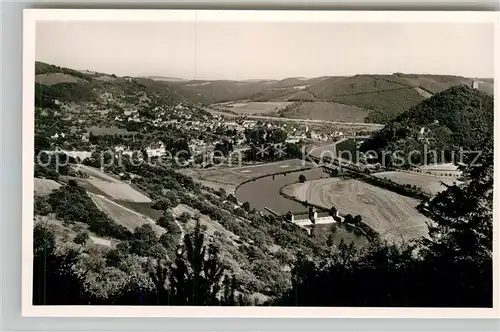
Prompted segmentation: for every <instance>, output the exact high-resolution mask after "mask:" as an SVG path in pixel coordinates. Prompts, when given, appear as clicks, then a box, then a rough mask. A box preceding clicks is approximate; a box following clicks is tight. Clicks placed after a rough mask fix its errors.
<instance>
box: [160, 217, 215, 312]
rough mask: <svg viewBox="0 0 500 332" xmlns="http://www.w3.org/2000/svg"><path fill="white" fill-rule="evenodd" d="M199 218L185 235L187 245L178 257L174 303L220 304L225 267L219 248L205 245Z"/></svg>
mask: <svg viewBox="0 0 500 332" xmlns="http://www.w3.org/2000/svg"><path fill="white" fill-rule="evenodd" d="M204 240H205V235H204V234H203V231H202V228H201V225H200V223H199V221H198V222H197V223H196V227H195V230H194V232H193V233H192V234H187V235H186V236H185V237H184V246H183V248H181V249H180V250H179V252H178V254H177V257H176V259H175V264H174V268H173V271H172V273H171V275H170V303H171V304H176V305H217V304H219V296H220V293H221V285H222V278H223V276H224V266H223V264H222V261H221V260H220V257H219V252H218V249H217V248H216V247H215V246H214V245H213V244H209V245H208V246H205V245H204Z"/></svg>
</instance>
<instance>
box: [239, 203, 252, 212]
mask: <svg viewBox="0 0 500 332" xmlns="http://www.w3.org/2000/svg"><path fill="white" fill-rule="evenodd" d="M241 207H242V208H243V210H245V211H246V212H248V211H250V203H248V202H245V203H243V204H242V205H241Z"/></svg>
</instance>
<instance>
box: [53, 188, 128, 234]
mask: <svg viewBox="0 0 500 332" xmlns="http://www.w3.org/2000/svg"><path fill="white" fill-rule="evenodd" d="M48 201H49V204H50V206H51V208H52V211H54V212H55V214H56V217H57V218H58V219H61V220H64V221H67V222H70V223H74V222H82V223H85V224H87V225H89V231H91V232H93V233H95V234H97V235H99V236H109V237H113V238H116V239H120V240H126V239H129V238H130V237H131V235H132V234H131V233H130V231H129V230H128V229H126V228H125V227H123V226H121V225H119V224H117V223H115V222H114V221H113V220H111V219H110V218H109V217H108V216H107V215H106V214H105V213H104V212H102V211H101V210H99V209H98V208H97V207H96V206H95V204H94V202H92V200H91V199H90V197H89V196H88V195H87V193H86V192H85V190H84V189H83V188H80V187H72V186H64V187H61V188H59V189H57V190H54V191H53V192H52V193H51V194H50V195H49V196H48Z"/></svg>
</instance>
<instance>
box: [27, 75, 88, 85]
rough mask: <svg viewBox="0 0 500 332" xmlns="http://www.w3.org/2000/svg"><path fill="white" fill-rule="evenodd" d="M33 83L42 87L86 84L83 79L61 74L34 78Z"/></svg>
mask: <svg viewBox="0 0 500 332" xmlns="http://www.w3.org/2000/svg"><path fill="white" fill-rule="evenodd" d="M35 82H36V83H40V84H43V85H54V84H60V83H87V81H85V80H84V79H81V78H78V77H75V76H71V75H68V74H63V73H48V74H39V75H36V76H35Z"/></svg>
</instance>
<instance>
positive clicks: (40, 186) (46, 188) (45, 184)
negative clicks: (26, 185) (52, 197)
mask: <svg viewBox="0 0 500 332" xmlns="http://www.w3.org/2000/svg"><path fill="white" fill-rule="evenodd" d="M33 180H34V192H35V196H44V195H48V194H50V193H51V192H52V191H53V190H55V189H57V188H59V187H60V186H61V184H59V183H57V182H56V181H54V180H50V179H39V178H34V179H33Z"/></svg>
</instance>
